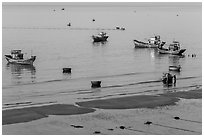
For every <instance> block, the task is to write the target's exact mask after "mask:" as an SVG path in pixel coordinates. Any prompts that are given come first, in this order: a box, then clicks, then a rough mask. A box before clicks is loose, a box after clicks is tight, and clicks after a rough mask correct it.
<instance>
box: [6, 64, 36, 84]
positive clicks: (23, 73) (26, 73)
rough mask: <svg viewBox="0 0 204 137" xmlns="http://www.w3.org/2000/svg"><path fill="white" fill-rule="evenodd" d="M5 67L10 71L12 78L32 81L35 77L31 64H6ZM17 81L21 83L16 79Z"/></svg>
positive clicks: (34, 70)
mask: <svg viewBox="0 0 204 137" xmlns="http://www.w3.org/2000/svg"><path fill="white" fill-rule="evenodd" d="M6 69H7V70H10V71H11V74H12V77H13V79H16V80H22V79H27V80H28V79H30V80H32V82H34V79H35V78H36V76H35V74H36V69H35V67H34V66H33V65H20V64H11V63H7V64H6ZM17 83H21V82H20V81H17Z"/></svg>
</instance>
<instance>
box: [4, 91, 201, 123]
mask: <svg viewBox="0 0 204 137" xmlns="http://www.w3.org/2000/svg"><path fill="white" fill-rule="evenodd" d="M180 98H183V99H202V89H193V90H189V91H180V92H171V93H164V94H158V95H134V96H126V97H118V98H110V99H100V100H92V101H84V102H76V104H77V105H78V106H75V105H71V104H53V105H46V106H38V107H29V108H21V109H10V110H3V111H2V125H8V124H16V123H25V122H30V121H33V120H37V119H41V118H45V117H49V115H79V114H87V113H92V112H95V111H96V110H95V109H94V108H99V109H122V110H123V109H137V108H157V107H163V106H173V105H176V103H177V102H178V101H179V100H180Z"/></svg>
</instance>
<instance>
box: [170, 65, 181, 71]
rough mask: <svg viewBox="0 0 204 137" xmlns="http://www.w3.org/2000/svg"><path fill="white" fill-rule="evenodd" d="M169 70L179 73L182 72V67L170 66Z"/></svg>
mask: <svg viewBox="0 0 204 137" xmlns="http://www.w3.org/2000/svg"><path fill="white" fill-rule="evenodd" d="M169 70H170V71H178V72H180V71H181V66H180V65H179V66H169Z"/></svg>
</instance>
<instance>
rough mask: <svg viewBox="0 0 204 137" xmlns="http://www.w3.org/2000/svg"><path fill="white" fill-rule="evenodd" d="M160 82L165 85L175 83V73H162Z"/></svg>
mask: <svg viewBox="0 0 204 137" xmlns="http://www.w3.org/2000/svg"><path fill="white" fill-rule="evenodd" d="M162 82H163V83H164V84H167V85H171V84H176V75H172V74H170V73H164V74H163V77H162Z"/></svg>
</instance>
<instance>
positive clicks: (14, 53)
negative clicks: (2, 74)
mask: <svg viewBox="0 0 204 137" xmlns="http://www.w3.org/2000/svg"><path fill="white" fill-rule="evenodd" d="M23 55H24V54H23V53H22V52H21V50H11V55H5V57H6V60H7V61H8V63H13V64H21V65H32V64H33V62H34V61H35V59H36V56H31V57H30V58H28V59H24V58H23Z"/></svg>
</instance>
